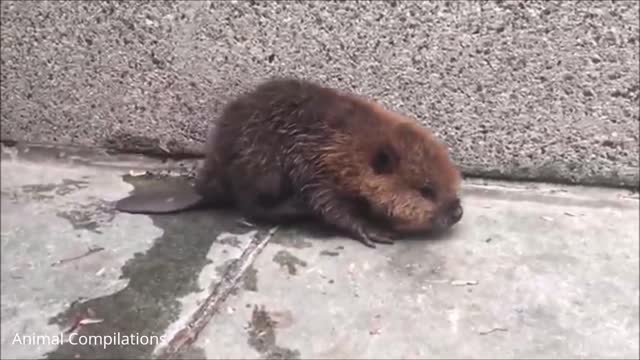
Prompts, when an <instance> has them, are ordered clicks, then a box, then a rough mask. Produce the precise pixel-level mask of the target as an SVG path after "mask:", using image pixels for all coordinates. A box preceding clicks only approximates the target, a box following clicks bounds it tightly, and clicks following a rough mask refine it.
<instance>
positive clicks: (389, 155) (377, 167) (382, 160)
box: [371, 148, 396, 174]
mask: <svg viewBox="0 0 640 360" xmlns="http://www.w3.org/2000/svg"><path fill="white" fill-rule="evenodd" d="M395 163H396V159H395V156H394V153H393V151H391V149H388V148H382V149H379V150H378V151H377V152H376V154H375V156H374V157H373V159H372V161H371V167H372V168H373V171H374V172H375V173H376V174H391V173H392V172H393V171H394V168H395V166H396V164H395Z"/></svg>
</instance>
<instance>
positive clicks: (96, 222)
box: [56, 199, 116, 234]
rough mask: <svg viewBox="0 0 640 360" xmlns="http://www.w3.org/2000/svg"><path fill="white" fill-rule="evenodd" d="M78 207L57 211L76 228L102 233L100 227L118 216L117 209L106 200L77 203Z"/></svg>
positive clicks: (58, 214)
mask: <svg viewBox="0 0 640 360" xmlns="http://www.w3.org/2000/svg"><path fill="white" fill-rule="evenodd" d="M77 207H78V208H77V209H71V210H63V211H59V212H57V213H56V215H57V216H58V217H61V218H63V219H65V220H67V221H69V223H70V224H71V226H73V228H74V229H76V230H78V229H84V230H88V231H92V232H95V233H97V234H101V233H102V232H101V231H100V230H99V228H100V227H101V226H103V225H105V224H108V223H110V222H111V221H113V219H114V217H115V216H116V210H115V209H114V208H113V206H112V205H111V204H110V203H109V202H107V201H104V200H101V199H96V201H94V202H91V203H88V204H85V205H80V204H78V205H77Z"/></svg>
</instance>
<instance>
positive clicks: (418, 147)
mask: <svg viewBox="0 0 640 360" xmlns="http://www.w3.org/2000/svg"><path fill="white" fill-rule="evenodd" d="M206 154H207V158H206V160H205V163H204V166H203V167H202V168H201V170H200V173H199V175H198V177H197V180H196V185H195V187H194V189H195V191H196V192H197V193H198V194H200V195H201V196H202V197H204V198H205V199H206V202H207V203H209V204H218V205H229V204H234V205H236V206H238V207H239V208H240V209H241V210H242V211H243V212H244V213H245V214H246V215H248V217H250V218H255V219H257V220H261V219H262V220H273V221H280V220H283V219H285V218H296V217H307V216H315V217H319V218H321V219H322V220H324V221H325V222H326V223H328V224H331V225H334V226H336V227H337V228H339V229H341V230H343V231H346V232H347V233H348V234H350V235H351V236H352V237H354V238H357V239H359V240H361V241H363V242H364V243H365V244H367V245H369V246H374V245H373V243H374V242H379V243H384V242H389V243H390V242H392V240H391V238H392V237H393V236H396V235H402V234H409V233H414V232H421V231H428V230H432V229H434V228H443V227H444V228H446V227H449V226H451V225H453V224H454V223H455V222H457V221H458V220H459V216H455V215H452V214H453V213H455V212H456V211H455V210H456V209H458V208H459V209H460V214H459V215H461V207H460V206H459V199H458V191H459V185H460V174H459V172H458V170H457V169H456V166H455V165H454V164H453V162H452V161H451V160H450V158H449V155H448V152H447V149H446V147H445V146H444V145H443V144H441V143H440V142H439V141H438V140H437V139H436V138H435V137H434V136H433V134H431V132H429V131H428V130H427V129H425V128H424V127H422V126H420V125H418V124H417V123H416V122H415V121H413V120H410V119H407V118H405V117H404V116H401V115H399V114H397V113H393V112H390V111H387V110H385V109H384V108H382V107H381V106H380V105H378V104H376V103H374V102H371V101H369V100H366V99H364V98H361V97H358V96H355V95H352V94H346V93H341V92H338V91H336V90H333V89H330V88H327V87H324V86H321V85H318V84H315V83H312V82H308V81H304V80H298V79H287V78H280V79H272V80H269V81H266V82H264V83H262V84H260V85H258V86H257V87H256V88H254V89H253V90H252V91H249V92H247V93H245V94H243V95H241V96H240V97H238V98H236V99H235V100H234V101H232V102H230V103H229V104H228V105H227V106H226V107H225V109H224V110H223V114H222V116H221V118H220V119H219V120H218V121H216V122H215V125H214V127H212V130H211V132H210V135H209V139H208V144H207V149H206ZM377 223H382V224H383V225H382V226H378V225H375V224H377Z"/></svg>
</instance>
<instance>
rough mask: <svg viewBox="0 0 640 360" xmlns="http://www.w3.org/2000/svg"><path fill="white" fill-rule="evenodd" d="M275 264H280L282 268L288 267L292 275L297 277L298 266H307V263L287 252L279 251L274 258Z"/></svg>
mask: <svg viewBox="0 0 640 360" xmlns="http://www.w3.org/2000/svg"><path fill="white" fill-rule="evenodd" d="M273 262H275V263H276V264H279V265H280V267H282V268H284V267H286V268H287V271H288V272H289V274H290V275H296V274H297V273H298V268H297V266H302V267H306V266H307V262H306V261H304V260H300V259H298V258H297V257H295V256H293V255H292V254H291V253H290V252H288V251H286V250H280V251H278V252H277V253H276V254H275V255H274V256H273Z"/></svg>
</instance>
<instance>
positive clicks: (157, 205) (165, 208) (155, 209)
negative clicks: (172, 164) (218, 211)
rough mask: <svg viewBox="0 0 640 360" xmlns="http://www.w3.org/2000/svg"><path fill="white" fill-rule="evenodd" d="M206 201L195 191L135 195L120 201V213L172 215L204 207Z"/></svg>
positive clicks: (117, 204) (118, 207) (118, 202)
mask: <svg viewBox="0 0 640 360" xmlns="http://www.w3.org/2000/svg"><path fill="white" fill-rule="evenodd" d="M205 203H206V201H205V200H204V198H203V197H202V196H200V195H199V194H198V193H196V192H195V191H193V189H189V190H182V191H173V192H166V193H165V192H162V193H145V194H133V195H129V196H127V197H125V198H122V199H120V200H118V201H117V202H116V204H115V207H116V209H117V210H118V211H121V212H126V213H131V214H170V213H176V212H181V211H188V210H194V209H196V208H199V207H203V206H204V205H205Z"/></svg>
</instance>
